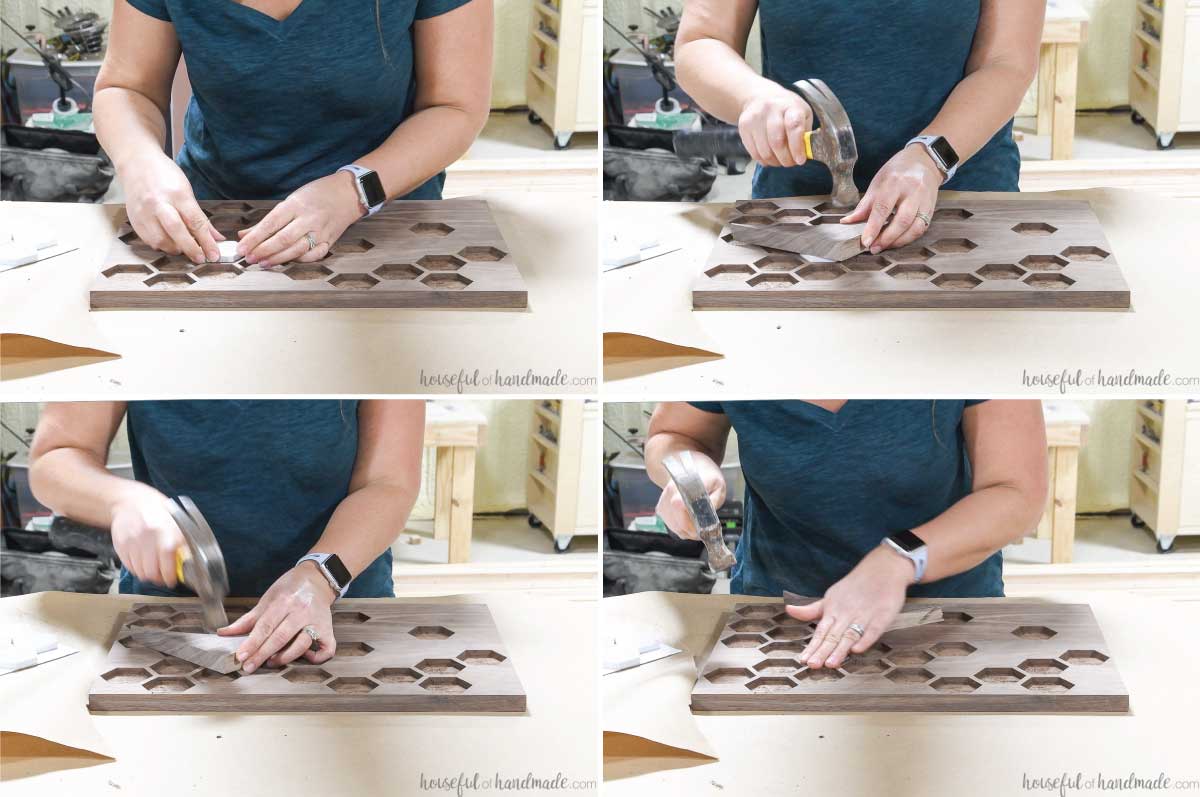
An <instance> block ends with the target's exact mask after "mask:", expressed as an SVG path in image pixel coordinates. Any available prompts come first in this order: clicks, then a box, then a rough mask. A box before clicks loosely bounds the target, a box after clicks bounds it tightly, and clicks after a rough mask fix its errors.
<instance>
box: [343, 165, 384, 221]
mask: <svg viewBox="0 0 1200 797" xmlns="http://www.w3.org/2000/svg"><path fill="white" fill-rule="evenodd" d="M338 171H339V172H350V174H351V175H353V176H354V190H356V191H358V202H359V204H360V205H362V206H363V207H364V208H366V209H367V215H368V216H374V215H375V214H376V213H378V212H379V211H380V210H381V209H382V208H383V206H384V205H385V204H387V200H386V199H385V200H383V201H382V202H380V203H378V204H376V205H372V204H371V200H369V199H368V198H367V191H366V189H365V188H363V184H362V181H363V178H364V177H366V176H367V175H368V174H374V173H375V172H374V171H372V170H371V169H368V168H366V167H365V166H359V165H358V164H355V163H350V164H347V165H345V166H343V167H341V168H340V169H338Z"/></svg>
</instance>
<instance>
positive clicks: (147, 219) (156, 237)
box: [121, 151, 225, 263]
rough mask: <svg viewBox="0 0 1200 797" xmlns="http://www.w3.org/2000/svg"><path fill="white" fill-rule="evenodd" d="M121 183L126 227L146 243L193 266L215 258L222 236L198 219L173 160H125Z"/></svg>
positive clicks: (188, 187) (199, 213)
mask: <svg viewBox="0 0 1200 797" xmlns="http://www.w3.org/2000/svg"><path fill="white" fill-rule="evenodd" d="M121 185H123V186H124V187H125V196H126V200H125V212H126V213H128V214H129V223H130V224H132V225H133V231H134V232H136V233H137V235H138V237H139V238H141V239H142V241H144V242H145V243H146V244H147V245H149V246H152V247H154V248H155V249H157V250H159V251H160V252H166V253H167V254H171V255H178V254H183V255H184V256H185V257H187V258H188V259H189V260H191V261H192V262H193V263H204V262H216V261H217V260H220V259H221V253H220V252H219V251H218V249H217V241H224V240H225V236H224V235H222V234H221V233H219V232H218V231H217V228H216V227H214V226H212V224H211V223H210V222H209V220H208V216H206V215H204V211H203V210H201V209H200V205H199V204H198V203H197V202H196V196H195V194H193V193H192V185H191V183H189V182H188V179H187V177H185V176H184V174H183V170H182V169H180V168H179V166H178V165H176V163H175V161H173V160H171V159H170V158H168V157H167V156H166V155H164V154H163V153H162V152H158V151H155V152H151V153H149V154H147V155H145V156H143V157H140V158H138V159H136V160H133V161H130V162H128V163H126V164H125V166H124V168H123V169H122V170H121Z"/></svg>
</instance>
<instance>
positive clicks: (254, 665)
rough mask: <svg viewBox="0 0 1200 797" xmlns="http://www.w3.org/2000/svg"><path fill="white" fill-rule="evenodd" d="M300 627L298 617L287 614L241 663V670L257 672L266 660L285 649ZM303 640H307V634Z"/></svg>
mask: <svg viewBox="0 0 1200 797" xmlns="http://www.w3.org/2000/svg"><path fill="white" fill-rule="evenodd" d="M301 625H302V623H301V621H300V616H299V615H296V614H288V615H287V616H285V617H284V618H283V619H282V620H281V621H280V622H279V624H278V625H276V626H275V628H274V630H272V631H271V633H270V634H269V635H267V636H266V637H265V639H263V642H262V644H261V645H259V647H258V649H257V650H256V651H254V652H253V653H251V654H250V656H249V657H248V658H247V659H246V661H244V662H243V663H242V669H244V670H245V671H246V672H248V673H251V672H254V671H255V670H257V669H258V668H259V667H261V666H262V665H263V663H264V662H266V660H267V659H268V658H270V657H271V656H273V655H274V654H276V653H278V652H279V651H280V650H283V649H284V648H285V647H287V645H288V643H289V642H291V641H292V639H294V638H295V636H296V634H298V633H299V632H300V628H301ZM256 628H257V626H256ZM305 638H306V639H307V638H308V635H307V634H306V635H305Z"/></svg>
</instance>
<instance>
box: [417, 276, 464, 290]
mask: <svg viewBox="0 0 1200 797" xmlns="http://www.w3.org/2000/svg"><path fill="white" fill-rule="evenodd" d="M421 284H423V285H427V286H429V287H430V288H433V289H435V290H442V291H461V290H463V289H464V288H466V287H467V286H469V285H470V284H471V280H469V279H467V278H466V277H464V276H463V275H462V274H427V275H425V278H424V279H422V280H421Z"/></svg>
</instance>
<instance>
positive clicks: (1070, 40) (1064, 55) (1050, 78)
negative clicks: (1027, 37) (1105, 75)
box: [1037, 0, 1088, 160]
mask: <svg viewBox="0 0 1200 797" xmlns="http://www.w3.org/2000/svg"><path fill="white" fill-rule="evenodd" d="M1087 23H1088V13H1087V11H1085V10H1084V8H1083V6H1082V5H1080V4H1079V2H1078V0H1052V2H1051V3H1050V4H1048V5H1047V7H1046V21H1045V24H1044V25H1043V27H1042V41H1041V45H1040V48H1039V50H1038V83H1037V86H1038V87H1037V134H1038V135H1039V136H1044V135H1046V134H1047V133H1049V134H1050V158H1051V159H1052V160H1066V159H1068V158H1070V157H1071V151H1072V149H1073V148H1074V145H1075V107H1076V94H1077V84H1078V80H1079V45H1081V44H1082V43H1083V41H1084V38H1085V37H1086V36H1087Z"/></svg>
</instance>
